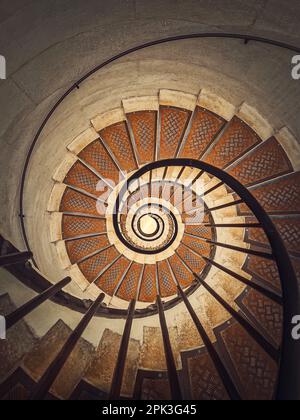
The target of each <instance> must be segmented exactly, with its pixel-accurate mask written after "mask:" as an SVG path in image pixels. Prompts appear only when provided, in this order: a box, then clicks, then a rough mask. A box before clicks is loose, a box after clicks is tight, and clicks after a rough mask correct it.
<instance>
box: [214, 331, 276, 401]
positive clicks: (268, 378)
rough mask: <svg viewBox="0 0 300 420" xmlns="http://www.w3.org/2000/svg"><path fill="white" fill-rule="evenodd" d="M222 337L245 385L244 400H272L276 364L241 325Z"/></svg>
mask: <svg viewBox="0 0 300 420" xmlns="http://www.w3.org/2000/svg"><path fill="white" fill-rule="evenodd" d="M221 335H222V338H223V340H224V343H225V346H226V348H227V351H228V353H229V355H230V358H231V360H232V362H233V365H234V367H235V370H236V373H237V375H238V376H239V378H240V381H241V383H242V385H243V388H244V399H249V400H271V399H272V397H273V394H274V391H275V386H276V382H277V366H276V363H275V362H274V361H273V360H272V359H271V358H270V357H269V356H268V355H267V354H266V353H265V352H264V351H263V350H262V348H261V347H260V346H259V345H258V344H257V343H256V342H255V341H254V339H253V338H252V337H250V336H249V335H248V333H247V332H246V331H245V330H244V329H243V328H242V327H241V326H240V325H239V324H233V325H231V326H230V327H228V328H226V329H225V330H224V331H223V332H222V333H221Z"/></svg>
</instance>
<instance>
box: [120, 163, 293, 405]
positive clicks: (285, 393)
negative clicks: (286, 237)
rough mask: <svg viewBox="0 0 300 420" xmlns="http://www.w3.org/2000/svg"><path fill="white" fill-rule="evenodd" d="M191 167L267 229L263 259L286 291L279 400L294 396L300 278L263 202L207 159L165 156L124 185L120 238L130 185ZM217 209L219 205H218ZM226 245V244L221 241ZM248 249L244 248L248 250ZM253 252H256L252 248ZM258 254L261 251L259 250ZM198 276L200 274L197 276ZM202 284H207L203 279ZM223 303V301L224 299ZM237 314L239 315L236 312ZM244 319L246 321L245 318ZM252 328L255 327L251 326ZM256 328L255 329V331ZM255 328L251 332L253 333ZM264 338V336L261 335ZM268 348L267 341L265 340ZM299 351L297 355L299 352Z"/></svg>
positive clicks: (284, 291)
mask: <svg viewBox="0 0 300 420" xmlns="http://www.w3.org/2000/svg"><path fill="white" fill-rule="evenodd" d="M175 166H176V167H178V166H181V167H191V168H196V169H199V170H200V171H204V172H207V173H208V174H210V175H212V176H214V177H216V178H218V179H219V180H221V181H222V182H223V183H224V184H225V185H226V186H228V187H229V188H231V190H232V191H234V192H235V193H236V194H237V195H238V196H239V197H240V200H237V201H235V202H234V203H235V204H232V205H236V204H240V203H246V204H247V206H248V208H249V209H250V210H251V211H252V213H253V215H254V216H255V217H256V219H257V220H258V222H259V224H260V226H261V228H262V229H263V230H264V232H265V234H266V236H267V238H268V240H269V242H270V245H271V249H272V254H265V253H264V254H261V256H262V257H263V258H268V259H273V260H274V261H275V262H276V264H277V267H278V272H279V275H280V280H281V287H282V294H283V299H282V300H283V315H284V319H283V340H282V351H281V359H280V370H279V381H278V383H279V385H278V394H277V397H278V399H290V397H291V395H295V392H297V389H298V388H297V386H298V378H297V375H295V366H297V363H298V355H299V347H300V345H299V344H298V343H297V342H296V341H295V340H293V338H292V337H291V333H290V327H291V320H292V318H293V317H294V315H295V314H297V313H298V309H299V308H298V284H297V278H296V275H295V272H294V268H293V265H292V263H291V260H290V256H289V253H288V251H287V250H286V248H285V245H284V242H283V240H282V238H281V236H280V234H279V233H278V231H277V229H276V227H275V225H274V223H273V221H272V219H271V218H270V216H269V215H268V214H267V213H266V211H265V210H264V208H263V207H262V206H261V204H260V203H259V202H258V201H257V200H256V198H255V197H254V196H253V195H252V194H251V192H250V191H249V190H248V189H247V188H246V187H244V186H243V185H242V184H241V183H240V182H239V181H238V180H236V179H235V178H234V177H232V176H231V175H229V174H228V173H227V172H225V171H223V170H222V169H219V168H216V167H214V166H212V165H210V164H208V163H206V162H203V161H199V160H194V159H184V158H177V159H165V160H161V161H156V162H152V163H149V164H147V165H145V166H144V167H142V168H140V169H139V170H137V171H136V172H135V173H134V174H133V175H132V176H131V177H130V178H129V179H128V181H127V183H125V184H124V185H123V187H122V188H121V190H120V192H119V195H118V197H117V199H116V202H115V207H114V214H113V225H114V229H115V232H116V234H117V236H118V237H119V238H120V239H121V237H122V233H121V232H120V230H119V224H118V214H119V210H120V202H122V197H123V196H124V195H125V194H126V192H127V190H128V188H130V186H131V185H132V184H133V183H134V182H135V181H136V180H138V179H139V178H141V177H143V176H144V175H145V174H147V173H148V172H150V171H153V170H155V169H161V168H166V167H168V168H169V167H175ZM217 209H218V208H217ZM217 245H218V244H217ZM219 245H222V246H224V244H219ZM232 249H234V250H236V251H243V249H239V248H238V247H232ZM247 251H249V250H246V249H245V250H244V252H247ZM251 252H253V251H251ZM258 254H260V253H259V252H258ZM196 278H197V277H196ZM201 284H202V285H205V283H204V282H203V281H201ZM222 304H224V302H223V301H222ZM235 316H239V315H236V314H235ZM242 322H243V321H242ZM251 328H252V327H251ZM253 331H254V330H253ZM253 331H252V333H253ZM259 340H261V337H260V338H259ZM263 344H264V347H265V348H266V347H267V346H268V344H267V343H266V342H264V343H263ZM268 350H269V354H272V357H273V358H274V359H276V354H275V353H276V352H275V350H272V349H268ZM297 353H298V355H297Z"/></svg>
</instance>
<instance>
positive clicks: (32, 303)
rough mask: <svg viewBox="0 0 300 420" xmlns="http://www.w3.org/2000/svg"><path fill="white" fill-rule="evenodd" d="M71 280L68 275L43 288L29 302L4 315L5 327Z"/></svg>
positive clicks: (9, 326)
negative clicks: (43, 289) (47, 287)
mask: <svg viewBox="0 0 300 420" xmlns="http://www.w3.org/2000/svg"><path fill="white" fill-rule="evenodd" d="M70 282H71V278H70V277H66V278H64V279H63V280H61V281H60V282H58V283H57V284H54V285H53V286H51V287H49V289H47V290H45V291H44V292H42V293H41V294H39V295H37V296H35V297H34V298H33V299H31V300H30V301H29V302H26V303H24V305H22V306H21V307H20V308H18V309H16V310H15V311H13V312H12V313H11V314H9V315H7V317H6V328H7V329H9V328H11V327H12V326H13V325H15V324H16V323H17V322H18V321H20V319H22V318H24V317H25V316H26V315H28V314H30V313H31V312H32V311H33V310H34V309H36V308H37V307H38V306H40V305H41V304H42V303H44V302H45V301H46V300H48V299H50V298H51V297H53V296H54V295H56V293H57V292H59V291H60V290H61V289H63V288H64V287H65V286H66V285H67V284H69V283H70Z"/></svg>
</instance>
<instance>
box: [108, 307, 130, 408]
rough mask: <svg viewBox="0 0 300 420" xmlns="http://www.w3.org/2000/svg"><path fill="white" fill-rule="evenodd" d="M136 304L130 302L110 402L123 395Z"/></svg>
mask: <svg viewBox="0 0 300 420" xmlns="http://www.w3.org/2000/svg"><path fill="white" fill-rule="evenodd" d="M135 304H136V300H135V299H133V300H132V301H131V302H130V305H129V308H128V315H127V320H126V324H125V328H124V332H123V336H122V340H121V344H120V349H119V353H118V358H117V363H116V367H115V370H114V375H113V380H112V385H111V389H110V394H109V399H110V400H119V399H120V394H121V388H122V382H123V376H124V371H125V363H126V357H127V353H128V345H129V340H130V333H131V327H132V322H133V317H134V311H135Z"/></svg>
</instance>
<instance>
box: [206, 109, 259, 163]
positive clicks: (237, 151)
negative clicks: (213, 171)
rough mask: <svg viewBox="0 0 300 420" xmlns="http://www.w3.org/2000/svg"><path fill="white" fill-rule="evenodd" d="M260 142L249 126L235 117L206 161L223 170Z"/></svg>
mask: <svg viewBox="0 0 300 420" xmlns="http://www.w3.org/2000/svg"><path fill="white" fill-rule="evenodd" d="M260 142H261V139H260V138H259V137H258V135H257V134H256V133H255V132H254V131H253V130H252V129H251V128H250V127H249V126H248V125H247V124H245V123H244V122H243V121H242V120H240V119H239V118H237V117H234V118H233V119H232V121H231V122H230V123H229V126H228V127H227V129H226V131H225V133H224V134H223V136H222V137H221V138H220V139H219V141H218V142H217V143H216V144H215V145H214V147H213V148H212V150H211V151H210V152H209V153H208V155H207V156H206V157H205V158H204V161H205V162H207V163H210V164H211V165H214V166H216V167H218V168H221V169H223V168H225V167H226V166H228V165H229V164H231V163H233V162H234V161H235V160H236V159H238V158H240V157H241V156H243V155H244V154H245V153H246V152H248V151H250V150H251V149H252V148H253V147H254V146H256V145H257V144H259V143H260Z"/></svg>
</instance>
